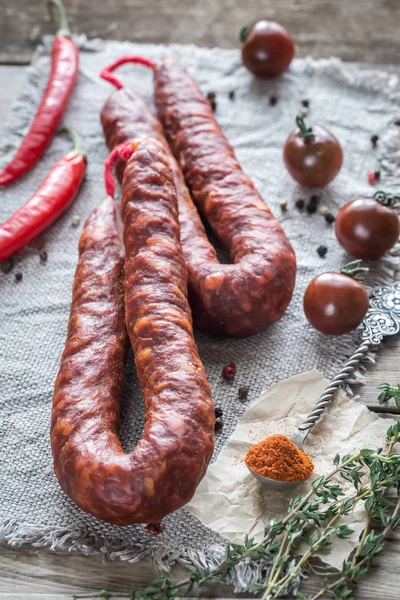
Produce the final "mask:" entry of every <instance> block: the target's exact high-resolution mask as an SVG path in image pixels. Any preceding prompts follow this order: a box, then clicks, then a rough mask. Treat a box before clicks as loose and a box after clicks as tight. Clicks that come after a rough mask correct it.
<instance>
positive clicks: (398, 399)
mask: <svg viewBox="0 0 400 600" xmlns="http://www.w3.org/2000/svg"><path fill="white" fill-rule="evenodd" d="M378 390H383V391H382V392H381V393H380V394H379V396H378V402H379V404H385V403H386V402H389V400H391V399H392V398H393V400H394V401H395V404H396V406H397V408H400V384H398V385H397V386H396V385H394V386H393V385H390V383H381V384H380V385H378Z"/></svg>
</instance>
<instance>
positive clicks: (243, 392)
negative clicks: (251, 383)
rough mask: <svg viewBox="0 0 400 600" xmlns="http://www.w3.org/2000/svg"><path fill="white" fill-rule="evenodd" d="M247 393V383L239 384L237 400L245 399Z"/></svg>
mask: <svg viewBox="0 0 400 600" xmlns="http://www.w3.org/2000/svg"><path fill="white" fill-rule="evenodd" d="M248 395H249V387H248V386H247V385H241V386H240V388H239V389H238V396H239V400H247V396H248Z"/></svg>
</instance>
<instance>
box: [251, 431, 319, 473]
mask: <svg viewBox="0 0 400 600" xmlns="http://www.w3.org/2000/svg"><path fill="white" fill-rule="evenodd" d="M245 462H246V465H247V467H248V468H249V469H251V470H252V471H255V472H256V473H259V474H260V475H262V476H263V477H268V478H269V479H274V480H276V481H289V482H291V481H303V480H305V479H308V478H309V477H310V476H311V474H312V472H313V470H314V464H313V462H312V460H311V458H310V457H309V456H308V454H307V453H306V452H303V451H302V450H300V448H298V447H297V446H296V444H295V443H294V442H292V440H290V439H289V438H288V437H286V435H281V434H276V435H271V436H270V437H268V438H266V439H265V440H262V441H261V442H259V443H258V444H256V445H255V446H252V447H251V448H250V450H249V451H248V452H247V454H246V458H245Z"/></svg>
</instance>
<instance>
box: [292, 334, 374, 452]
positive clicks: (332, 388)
mask: <svg viewBox="0 0 400 600" xmlns="http://www.w3.org/2000/svg"><path fill="white" fill-rule="evenodd" d="M370 347H371V343H370V342H367V341H366V342H363V343H362V344H361V346H359V347H358V348H357V350H356V351H355V352H354V354H353V355H352V356H351V357H350V358H349V360H348V361H347V362H346V363H345V364H344V366H343V367H342V368H341V369H340V371H339V373H338V374H337V375H336V377H335V378H334V379H332V381H331V382H330V383H329V385H328V387H327V388H326V389H325V391H324V393H323V394H322V396H321V397H320V399H319V400H318V402H317V404H316V405H315V408H314V409H313V410H312V411H311V412H310V414H309V415H308V417H307V418H306V420H305V421H304V423H302V424H301V425H300V427H299V431H301V432H302V438H303V441H304V440H305V439H306V437H307V436H308V434H309V433H310V430H311V428H312V427H313V426H314V425H315V423H316V422H317V421H319V419H320V418H321V415H322V413H323V412H324V410H325V408H326V407H327V406H328V404H329V402H330V401H331V400H332V398H333V396H334V395H335V393H336V392H337V391H338V389H339V388H340V387H341V386H342V385H343V383H345V382H346V381H347V380H348V379H349V377H350V375H351V374H352V373H353V372H354V370H355V368H356V367H357V365H359V364H360V362H361V361H362V360H363V359H364V358H365V355H366V353H367V352H368V350H369V349H370Z"/></svg>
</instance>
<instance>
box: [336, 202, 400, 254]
mask: <svg viewBox="0 0 400 600" xmlns="http://www.w3.org/2000/svg"><path fill="white" fill-rule="evenodd" d="M395 202H396V198H395V196H392V195H391V194H385V193H384V192H377V193H376V194H375V195H374V197H373V198H359V199H358V200H352V201H351V202H348V203H347V204H345V205H344V206H342V208H341V209H340V210H339V212H338V215H337V217H336V221H335V233H336V237H337V239H338V242H339V244H340V245H341V246H342V247H343V248H344V249H345V250H346V251H347V252H348V253H349V254H351V255H352V256H355V258H364V259H366V260H378V258H381V257H382V256H383V255H384V254H386V252H388V250H390V249H391V248H393V246H394V245H395V243H396V242H397V241H398V239H399V235H400V221H399V217H398V216H397V214H396V213H395V211H394V210H393V208H392V207H393V205H394V203H395Z"/></svg>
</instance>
